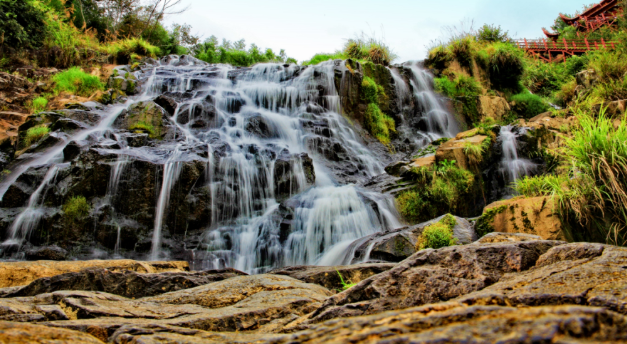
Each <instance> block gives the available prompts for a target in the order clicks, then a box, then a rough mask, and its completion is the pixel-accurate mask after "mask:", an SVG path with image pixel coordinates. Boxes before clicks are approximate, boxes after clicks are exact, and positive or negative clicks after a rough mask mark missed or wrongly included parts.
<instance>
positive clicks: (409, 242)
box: [350, 215, 477, 262]
mask: <svg viewBox="0 0 627 344" xmlns="http://www.w3.org/2000/svg"><path fill="white" fill-rule="evenodd" d="M444 216H446V215H443V216H440V217H438V218H436V219H433V220H430V221H427V222H424V223H421V224H418V225H415V226H412V227H404V228H399V229H393V230H389V231H384V232H379V233H375V234H372V235H370V236H367V237H365V238H361V239H358V240H356V241H355V243H354V244H353V246H351V248H350V249H354V250H355V260H363V259H365V257H364V255H365V254H366V253H367V252H368V253H369V257H368V258H369V259H373V260H383V261H388V262H400V261H402V260H404V259H405V258H407V257H409V256H411V255H412V254H414V253H416V242H417V241H418V238H419V237H420V235H421V234H422V232H423V231H424V229H425V228H426V227H428V226H430V225H432V224H434V223H436V222H439V221H440V220H442V219H443V218H444ZM453 217H454V218H455V226H454V227H453V236H454V237H455V238H456V239H457V242H458V244H461V245H465V244H470V243H472V242H473V241H475V240H477V235H476V234H475V231H474V229H473V226H472V224H471V223H470V222H468V220H466V219H464V218H461V217H457V216H453Z"/></svg>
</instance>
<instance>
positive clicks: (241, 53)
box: [193, 36, 295, 67]
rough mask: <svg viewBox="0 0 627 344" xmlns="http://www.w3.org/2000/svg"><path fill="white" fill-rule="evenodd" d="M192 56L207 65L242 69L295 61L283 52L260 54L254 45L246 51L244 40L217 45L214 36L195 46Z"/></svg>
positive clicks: (270, 50)
mask: <svg viewBox="0 0 627 344" xmlns="http://www.w3.org/2000/svg"><path fill="white" fill-rule="evenodd" d="M193 55H194V56H195V57H196V58H198V59H200V60H203V61H205V62H208V63H225V64H230V65H233V66H243V67H248V66H252V65H254V64H256V63H265V62H278V63H285V62H287V61H288V60H289V61H292V62H293V61H295V60H294V59H290V58H288V57H287V55H286V54H285V51H284V50H281V52H280V53H279V55H276V54H275V53H274V51H273V50H272V49H266V50H265V52H262V51H261V50H260V49H259V47H258V46H256V45H255V44H251V46H250V48H249V49H248V50H246V44H245V42H244V40H240V41H238V42H235V43H232V42H230V41H227V40H224V41H223V42H222V44H218V39H217V38H216V37H214V36H212V37H211V38H209V39H207V40H206V41H205V42H203V43H201V44H198V45H196V46H195V47H194V48H193Z"/></svg>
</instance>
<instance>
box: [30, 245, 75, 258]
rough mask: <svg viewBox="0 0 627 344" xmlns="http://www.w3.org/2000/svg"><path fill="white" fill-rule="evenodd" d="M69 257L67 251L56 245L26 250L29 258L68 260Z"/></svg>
mask: <svg viewBox="0 0 627 344" xmlns="http://www.w3.org/2000/svg"><path fill="white" fill-rule="evenodd" d="M67 257H68V253H67V251H66V250H64V249H62V248H61V247H59V246H56V245H51V246H45V247H39V248H36V249H32V250H28V251H26V259H27V260H66V259H67Z"/></svg>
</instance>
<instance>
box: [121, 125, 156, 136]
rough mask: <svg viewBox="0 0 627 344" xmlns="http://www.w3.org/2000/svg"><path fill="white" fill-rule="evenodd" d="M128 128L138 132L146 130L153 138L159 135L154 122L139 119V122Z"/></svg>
mask: <svg viewBox="0 0 627 344" xmlns="http://www.w3.org/2000/svg"><path fill="white" fill-rule="evenodd" d="M128 130H130V131H136V132H146V133H148V134H149V136H150V138H153V139H154V138H156V137H157V132H156V130H155V127H154V126H153V125H152V124H150V123H148V122H144V121H139V122H137V123H134V124H133V125H131V126H130V127H129V128H128Z"/></svg>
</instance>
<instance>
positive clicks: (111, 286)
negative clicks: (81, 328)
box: [4, 268, 246, 299]
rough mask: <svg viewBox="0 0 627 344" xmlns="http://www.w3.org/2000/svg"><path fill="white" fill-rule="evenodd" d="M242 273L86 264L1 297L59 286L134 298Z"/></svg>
mask: <svg viewBox="0 0 627 344" xmlns="http://www.w3.org/2000/svg"><path fill="white" fill-rule="evenodd" d="M242 275H246V274H245V273H243V272H241V271H238V270H235V269H224V270H207V271H198V272H161V273H138V272H136V271H128V270H123V271H115V270H112V271H110V270H108V269H103V268H88V269H85V270H81V271H78V272H70V273H65V274H61V275H56V276H52V277H44V278H40V279H37V280H35V281H33V282H31V283H30V284H29V285H27V286H25V287H22V288H20V289H19V290H13V291H10V292H8V293H6V294H5V296H4V297H17V296H36V295H39V294H44V293H52V292H55V291H61V290H83V291H102V292H106V293H109V294H115V295H120V296H124V297H128V298H133V299H138V298H142V297H146V296H155V295H160V294H164V293H168V292H171V291H177V290H182V289H189V288H193V287H198V286H201V285H205V284H209V283H212V282H218V281H222V280H225V279H227V278H232V277H236V276H242Z"/></svg>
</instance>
